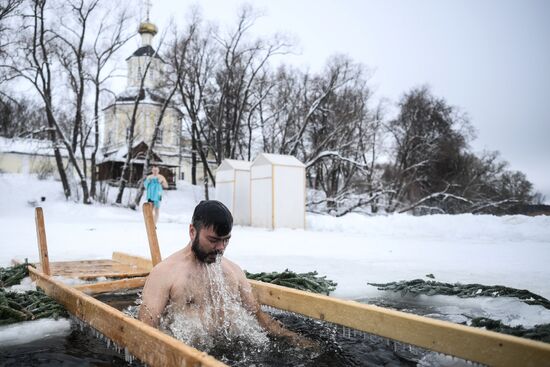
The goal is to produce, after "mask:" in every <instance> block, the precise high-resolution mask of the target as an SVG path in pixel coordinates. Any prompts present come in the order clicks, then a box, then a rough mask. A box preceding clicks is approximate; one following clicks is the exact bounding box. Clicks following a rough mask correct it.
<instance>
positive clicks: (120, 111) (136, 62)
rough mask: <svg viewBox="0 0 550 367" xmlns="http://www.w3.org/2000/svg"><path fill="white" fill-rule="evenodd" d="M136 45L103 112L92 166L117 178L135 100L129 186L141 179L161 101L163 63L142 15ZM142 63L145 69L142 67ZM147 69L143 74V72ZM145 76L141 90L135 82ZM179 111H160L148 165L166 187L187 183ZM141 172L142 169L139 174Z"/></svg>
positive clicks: (108, 177) (199, 174) (151, 27)
mask: <svg viewBox="0 0 550 367" xmlns="http://www.w3.org/2000/svg"><path fill="white" fill-rule="evenodd" d="M138 33H139V34H140V35H141V47H139V48H138V49H137V50H136V51H135V52H134V53H133V54H132V55H130V57H128V58H127V59H126V63H127V67H128V73H127V86H126V89H125V90H124V91H123V92H122V93H120V94H119V95H117V97H116V98H115V100H114V102H113V103H112V104H110V105H109V106H107V107H105V108H104V110H103V116H104V125H103V146H102V153H103V155H104V157H103V159H102V160H101V162H100V163H99V164H98V172H97V174H98V179H99V180H102V181H104V180H107V181H112V182H116V181H118V180H119V178H120V175H121V172H122V167H123V164H124V161H125V159H126V157H127V154H128V152H127V150H128V143H127V139H128V134H129V126H130V121H131V118H132V114H133V111H134V105H135V101H136V98H139V105H138V108H137V113H136V124H135V127H134V144H133V145H132V150H131V152H130V155H131V156H132V158H131V161H130V163H131V167H130V169H129V170H128V172H127V177H126V178H127V179H128V182H129V184H130V186H132V185H135V184H137V182H138V181H139V180H140V179H141V178H142V177H143V175H144V172H143V166H144V163H145V153H146V151H147V148H148V146H149V145H150V144H151V141H152V138H153V133H154V128H155V124H156V122H157V119H158V117H159V116H160V113H161V109H162V105H163V103H164V101H165V99H164V97H163V95H162V94H161V93H160V92H159V86H160V85H161V84H162V81H163V78H164V65H165V62H164V61H163V60H162V59H161V57H160V56H159V55H158V54H157V53H156V51H155V49H154V48H153V46H152V41H153V38H154V36H155V35H156V33H157V27H156V26H155V25H154V24H153V23H151V22H149V19H147V20H146V21H145V22H142V23H141V24H140V26H139V29H138ZM147 65H149V68H148V69H147ZM146 70H147V72H146V73H145V71H146ZM144 75H145V79H144V82H143V88H141V90H140V85H141V82H142V79H143V76H144ZM182 117H183V115H182V113H181V111H180V110H178V109H177V108H176V106H174V105H173V104H172V105H169V106H168V108H167V109H166V111H165V113H164V116H163V119H162V123H161V125H160V129H159V131H158V134H157V137H156V141H155V145H154V149H153V152H154V154H153V160H152V162H151V163H154V164H157V165H158V166H159V167H160V171H161V173H162V174H163V175H164V176H165V177H166V178H167V180H168V182H169V184H170V186H171V187H175V183H176V180H178V179H179V180H186V181H191V154H190V144H187V145H188V147H185V146H183V145H184V142H183V141H182V139H181V136H182ZM198 162H199V163H198V166H200V168H199V167H197V180H202V177H203V169H202V164H200V160H199V161H198ZM145 174H147V173H145Z"/></svg>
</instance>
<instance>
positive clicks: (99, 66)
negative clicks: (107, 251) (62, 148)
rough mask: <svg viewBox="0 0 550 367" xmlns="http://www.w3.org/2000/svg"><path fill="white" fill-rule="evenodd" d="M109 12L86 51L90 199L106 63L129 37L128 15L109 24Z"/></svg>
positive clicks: (107, 75)
mask: <svg viewBox="0 0 550 367" xmlns="http://www.w3.org/2000/svg"><path fill="white" fill-rule="evenodd" d="M111 10H112V9H107V11H105V12H104V14H103V17H102V18H101V20H100V22H99V26H98V28H97V32H96V37H95V39H94V42H93V46H92V50H91V51H90V54H91V56H90V58H91V62H90V64H91V65H90V71H89V75H88V78H89V80H90V82H91V83H92V85H93V118H92V119H93V136H94V141H93V143H94V145H93V150H92V153H91V155H90V161H91V162H90V165H91V167H90V171H91V176H90V177H91V182H90V196H91V197H92V198H95V197H96V180H97V177H96V175H95V172H96V164H97V152H98V150H99V118H100V116H99V104H100V101H101V97H102V95H103V93H104V92H105V85H106V83H107V82H108V80H109V79H110V78H111V77H112V76H113V75H112V69H111V70H107V71H106V69H107V67H108V65H109V62H110V61H111V60H112V58H113V56H114V55H115V54H116V52H117V51H118V50H120V48H121V47H122V46H124V45H125V44H126V43H127V42H128V40H129V39H130V38H131V37H132V36H133V34H131V33H130V32H128V28H129V24H128V22H129V20H130V17H129V14H128V10H127V8H124V9H122V10H120V11H119V13H118V14H117V16H116V18H115V21H114V22H110V21H109V19H110V18H111V17H112V12H111Z"/></svg>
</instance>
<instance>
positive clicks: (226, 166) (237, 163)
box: [218, 159, 252, 171]
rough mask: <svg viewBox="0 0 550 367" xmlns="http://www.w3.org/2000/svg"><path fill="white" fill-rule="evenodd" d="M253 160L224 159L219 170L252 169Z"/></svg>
mask: <svg viewBox="0 0 550 367" xmlns="http://www.w3.org/2000/svg"><path fill="white" fill-rule="evenodd" d="M251 165H252V162H249V161H241V160H237V159H224V160H223V162H222V164H220V167H219V168H218V171H230V170H239V171H250V166H251Z"/></svg>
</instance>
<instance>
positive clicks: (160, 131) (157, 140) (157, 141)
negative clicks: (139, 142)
mask: <svg viewBox="0 0 550 367" xmlns="http://www.w3.org/2000/svg"><path fill="white" fill-rule="evenodd" d="M162 135H163V131H162V128H160V127H159V129H158V132H157V138H156V139H155V144H162Z"/></svg>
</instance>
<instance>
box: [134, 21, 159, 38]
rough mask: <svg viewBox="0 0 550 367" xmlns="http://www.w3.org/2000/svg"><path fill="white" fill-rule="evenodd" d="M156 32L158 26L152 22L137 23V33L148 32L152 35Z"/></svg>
mask: <svg viewBox="0 0 550 367" xmlns="http://www.w3.org/2000/svg"><path fill="white" fill-rule="evenodd" d="M157 32H158V28H157V26H156V25H154V24H153V23H149V22H143V23H141V24H140V25H139V29H138V33H140V34H143V33H150V34H152V35H153V36H154V35H155V34H157Z"/></svg>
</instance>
